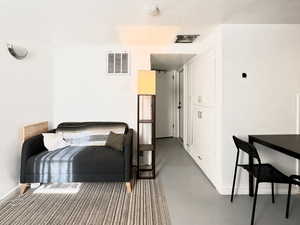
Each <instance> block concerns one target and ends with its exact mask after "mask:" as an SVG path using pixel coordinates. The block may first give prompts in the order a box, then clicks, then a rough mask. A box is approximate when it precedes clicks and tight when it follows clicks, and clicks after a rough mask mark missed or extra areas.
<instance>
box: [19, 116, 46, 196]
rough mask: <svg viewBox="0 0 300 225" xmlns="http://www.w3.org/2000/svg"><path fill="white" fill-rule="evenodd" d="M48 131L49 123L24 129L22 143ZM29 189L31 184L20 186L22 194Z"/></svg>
mask: <svg viewBox="0 0 300 225" xmlns="http://www.w3.org/2000/svg"><path fill="white" fill-rule="evenodd" d="M47 131H48V121H45V122H40V123H35V124H30V125H27V126H25V127H23V129H22V142H24V141H26V140H27V139H29V138H31V137H33V136H36V135H39V134H41V133H44V132H47ZM28 188H30V184H20V194H24V193H25V192H26V191H27V189H28Z"/></svg>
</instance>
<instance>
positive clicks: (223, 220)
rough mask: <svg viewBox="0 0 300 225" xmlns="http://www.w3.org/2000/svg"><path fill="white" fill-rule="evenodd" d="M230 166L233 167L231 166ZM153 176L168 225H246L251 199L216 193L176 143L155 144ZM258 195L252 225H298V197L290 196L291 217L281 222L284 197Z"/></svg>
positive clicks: (165, 140)
mask: <svg viewBox="0 0 300 225" xmlns="http://www.w3.org/2000/svg"><path fill="white" fill-rule="evenodd" d="M232 166H233V165H232ZM157 175H158V179H159V180H160V182H161V184H162V186H163V189H164V191H165V195H166V198H167V202H168V207H169V212H170V216H171V220H172V225H248V224H250V218H251V211H252V198H250V197H248V196H246V195H242V196H236V198H235V201H234V203H230V200H229V199H230V197H229V196H222V195H219V194H218V193H217V191H216V190H215V189H214V187H213V186H212V185H211V184H210V183H209V181H208V180H207V179H206V178H205V176H204V175H203V173H202V171H201V170H200V169H199V167H198V166H197V165H196V164H195V163H194V161H193V159H192V158H191V157H190V156H189V155H188V153H187V152H186V151H185V150H184V149H183V148H182V147H181V145H180V144H179V142H178V141H177V140H176V139H171V138H170V139H160V140H158V143H157ZM275 201H276V203H275V204H272V202H271V196H268V195H263V196H262V195H260V196H258V199H257V208H256V209H257V210H256V220H255V224H256V225H292V224H293V225H296V224H297V225H299V224H300V196H293V198H292V203H291V212H290V213H291V215H290V218H289V219H285V217H284V215H285V207H286V196H285V195H280V196H276V199H275Z"/></svg>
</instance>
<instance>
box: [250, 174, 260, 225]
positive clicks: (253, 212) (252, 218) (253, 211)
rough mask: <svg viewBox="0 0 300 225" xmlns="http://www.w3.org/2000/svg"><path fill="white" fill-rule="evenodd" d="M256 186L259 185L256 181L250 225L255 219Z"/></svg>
mask: <svg viewBox="0 0 300 225" xmlns="http://www.w3.org/2000/svg"><path fill="white" fill-rule="evenodd" d="M258 184H259V181H258V180H256V187H255V193H254V200H253V209H252V217H251V225H253V224H254V219H255V208H256V200H257V192H258Z"/></svg>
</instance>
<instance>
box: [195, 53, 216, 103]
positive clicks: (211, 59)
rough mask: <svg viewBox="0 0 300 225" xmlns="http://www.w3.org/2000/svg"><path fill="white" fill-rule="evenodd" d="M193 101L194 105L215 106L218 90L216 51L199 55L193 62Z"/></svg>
mask: <svg viewBox="0 0 300 225" xmlns="http://www.w3.org/2000/svg"><path fill="white" fill-rule="evenodd" d="M191 66H192V68H193V74H192V102H193V104H194V105H201V106H214V104H215V91H216V59H215V53H214V52H206V53H204V54H202V55H199V56H197V57H196V58H195V59H194V61H193V62H192V64H191Z"/></svg>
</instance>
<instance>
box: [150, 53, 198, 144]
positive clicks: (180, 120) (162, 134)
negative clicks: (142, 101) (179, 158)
mask: <svg viewBox="0 0 300 225" xmlns="http://www.w3.org/2000/svg"><path fill="white" fill-rule="evenodd" d="M193 56H195V55H194V54H151V57H150V58H151V69H152V70H155V71H156V138H167V137H174V138H177V139H178V140H179V141H180V142H181V143H183V142H184V126H185V115H184V111H185V110H184V109H185V108H184V107H185V104H184V103H185V102H184V99H185V93H184V85H185V83H184V82H185V78H184V76H185V71H184V65H185V64H186V63H187V62H188V61H189V60H190V59H191V58H192V57H193Z"/></svg>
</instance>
